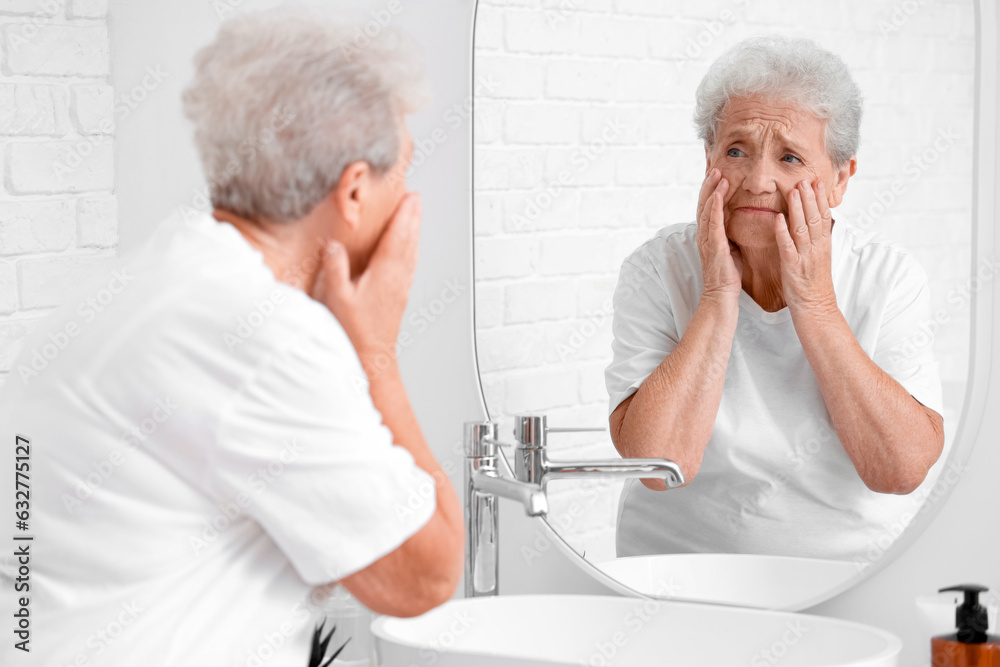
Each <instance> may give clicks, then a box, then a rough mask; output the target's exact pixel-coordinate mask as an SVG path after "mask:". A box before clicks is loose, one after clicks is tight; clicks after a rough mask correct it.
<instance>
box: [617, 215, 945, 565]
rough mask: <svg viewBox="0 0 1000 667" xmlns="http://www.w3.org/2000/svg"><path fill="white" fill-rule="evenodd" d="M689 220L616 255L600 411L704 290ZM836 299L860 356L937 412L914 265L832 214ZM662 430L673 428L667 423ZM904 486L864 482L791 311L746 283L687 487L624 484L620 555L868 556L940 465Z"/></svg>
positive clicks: (678, 328) (908, 516) (678, 326)
mask: <svg viewBox="0 0 1000 667" xmlns="http://www.w3.org/2000/svg"><path fill="white" fill-rule="evenodd" d="M696 231H697V225H696V224H695V223H687V224H677V225H671V226H668V227H665V228H664V229H661V230H660V231H659V232H658V233H657V234H656V235H655V236H654V237H653V238H652V239H650V240H649V241H647V242H646V243H645V244H643V245H642V246H640V247H639V248H638V249H637V250H635V251H634V252H633V253H632V254H631V255H630V256H629V257H628V258H626V260H625V262H624V263H623V265H622V269H621V274H620V277H619V282H618V285H617V287H616V290H615V295H614V300H613V303H614V321H613V324H612V331H613V334H614V342H613V353H614V359H613V361H612V363H611V364H610V365H609V366H608V368H607V370H606V373H605V379H606V383H607V388H608V393H609V395H610V402H609V414H610V413H611V412H613V411H614V409H615V408H616V407H618V405H619V404H620V403H621V402H622V401H623V400H624V399H625V398H627V397H628V396H630V395H632V394H633V393H634V392H635V391H636V390H637V389H638V388H639V386H640V385H642V383H643V382H644V381H645V379H646V378H647V377H648V376H649V375H650V374H651V373H652V372H653V371H654V370H655V369H656V367H657V366H659V364H660V363H661V362H662V361H663V359H664V358H665V357H666V356H667V355H668V354H669V353H670V352H671V351H672V350H673V349H674V347H676V346H677V344H678V342H679V341H680V339H681V336H682V335H683V334H684V331H685V330H686V329H687V327H688V324H689V323H690V321H691V318H692V316H693V315H694V312H695V309H696V308H697V306H698V302H699V300H700V298H701V292H702V286H703V283H702V271H701V258H700V256H699V254H698V247H697V244H696V238H695V234H696ZM831 251H832V256H831V257H832V265H831V271H832V277H833V283H834V290H835V292H836V295H837V305H838V306H839V308H840V310H841V312H842V313H843V314H844V317H845V319H846V320H847V323H848V324H849V325H850V327H851V330H852V331H853V332H854V335H855V336H856V338H857V340H858V342H859V343H860V345H861V347H862V348H863V349H864V350H865V352H866V353H867V354H868V356H869V357H871V358H872V360H873V361H874V362H875V363H876V364H877V365H878V366H879V367H880V368H882V369H883V370H884V371H886V372H887V373H888V374H889V375H890V376H892V377H893V378H894V379H895V380H896V381H897V382H899V383H900V384H901V385H902V386H903V387H904V388H906V390H907V391H908V392H910V394H912V395H913V396H914V397H915V398H916V399H917V400H918V401H920V402H921V403H923V404H924V405H926V406H927V407H929V408H931V409H933V410H935V411H937V412H938V413H940V412H941V383H940V378H939V376H938V363H937V362H936V361H935V360H934V356H933V352H932V349H931V344H930V337H929V336H928V335H927V334H926V332H925V330H924V329H922V328H921V325H926V323H928V322H930V321H931V317H930V301H929V296H928V288H927V279H926V276H925V274H924V271H923V269H922V268H921V267H920V266H919V265H918V264H917V262H916V261H915V260H914V259H913V258H912V257H911V256H910V255H909V254H907V253H906V252H905V251H904V250H902V249H901V248H899V247H898V246H895V245H893V244H892V243H890V242H888V241H886V240H884V239H881V238H878V237H875V236H866V235H862V234H860V233H859V232H857V231H856V230H854V229H850V228H847V227H845V226H844V223H843V222H837V223H836V224H834V227H833V232H832V249H831ZM663 437H664V438H669V437H670V434H669V433H664V434H663ZM944 458H945V455H942V456H941V459H940V460H939V462H938V464H936V465H935V466H934V468H933V469H932V471H931V473H930V474H929V475H928V476H927V479H926V480H925V481H924V483H923V484H922V485H921V487H920V488H919V489H918V490H916V491H914V492H913V493H912V494H909V495H908V496H898V495H889V494H880V493H875V492H873V491H871V490H869V489H868V488H867V487H866V486H865V484H864V482H863V481H862V480H861V478H860V477H859V476H858V473H857V471H856V469H855V467H854V464H853V463H852V462H851V460H850V458H849V457H848V456H847V453H846V452H845V451H844V449H843V446H842V445H841V444H840V441H839V439H838V438H837V434H836V431H835V430H834V427H833V422H832V420H831V418H830V414H829V412H828V411H827V409H826V405H825V403H824V402H823V396H822V394H821V393H820V389H819V384H818V382H817V380H816V376H815V374H814V373H813V370H812V368H811V366H810V365H809V361H808V360H807V359H806V356H805V353H804V352H803V350H802V345H801V343H800V341H799V339H798V336H797V335H796V333H795V328H794V327H793V325H792V319H791V314H790V313H789V310H788V308H783V309H781V310H779V311H777V312H773V313H770V312H767V311H765V310H764V309H763V308H761V307H760V305H758V304H757V303H756V302H755V301H754V300H753V299H752V298H751V297H750V295H749V294H747V293H746V292H740V295H739V319H738V324H737V329H736V333H735V336H734V339H733V346H732V352H731V356H730V359H729V364H728V366H727V368H726V378H725V384H724V388H723V394H722V401H721V404H720V406H719V412H718V415H717V417H716V420H715V427H714V429H713V431H712V435H711V438H710V439H709V441H708V445H707V446H706V448H705V454H704V457H703V460H702V465H701V469H700V471H699V472H698V474H697V476H696V477H695V479H694V480H693V481H692V482H691V483H690V484H689V485H687V486H685V487H681V488H678V489H672V490H668V491H652V490H650V489H648V488H646V487H645V486H643V485H642V484H641V483H640V482H639V481H638V480H630V481H629V483H628V484H626V486H625V488H624V490H623V492H622V496H621V500H620V502H619V510H618V540H617V546H618V555H619V556H635V555H646V554H659V553H753V554H776V555H788V556H804V557H815V558H827V559H834V560H851V561H856V562H859V563H864V562H871V561H872V560H873V559H877V557H878V554H879V553H881V551H884V548H885V547H886V546H887V543H888V542H891V541H892V540H893V539H894V538H895V537H897V536H898V534H899V532H901V529H902V527H904V526H905V525H906V524H907V523H908V522H909V521H910V520H912V517H913V516H914V515H915V513H916V511H917V510H918V509H919V506H920V502H921V500H922V499H923V498H925V497H926V494H927V492H928V491H929V489H930V487H931V486H932V485H933V483H934V480H935V479H936V477H937V475H938V474H939V472H940V468H941V463H942V462H943V460H944Z"/></svg>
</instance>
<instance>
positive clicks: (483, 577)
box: [465, 415, 684, 597]
mask: <svg viewBox="0 0 1000 667" xmlns="http://www.w3.org/2000/svg"><path fill="white" fill-rule="evenodd" d="M606 430H607V429H604V428H551V427H549V426H548V425H547V424H546V419H545V416H544V415H518V416H516V417H515V418H514V436H515V438H516V439H517V444H516V445H515V446H514V452H515V455H514V473H513V475H511V473H510V468H509V467H508V466H507V461H506V459H504V458H503V456H501V455H500V454H499V449H498V448H499V447H501V446H505V445H504V444H503V443H501V442H500V441H499V440H498V439H497V437H496V436H497V425H496V423H495V422H485V423H477V422H468V423H466V424H465V596H466V597H481V596H486V595H496V594H497V593H498V587H497V580H498V578H499V568H500V564H499V560H498V557H497V556H498V553H499V551H498V549H499V535H498V531H497V529H498V526H499V513H498V506H497V496H503V497H504V498H511V499H513V500H517V501H520V502H521V503H522V504H523V505H524V511H525V513H526V514H527V515H528V516H545V514H546V513H547V512H548V509H549V504H548V498H547V496H546V495H545V485H546V484H547V483H548V482H549V481H550V480H552V479H568V478H575V477H590V476H593V475H601V476H602V477H604V478H606V477H617V478H634V477H639V478H657V479H662V480H663V481H664V482H666V484H667V488H668V489H670V488H674V487H677V486H680V485H682V484H684V473H683V472H682V471H681V469H680V466H678V465H677V464H676V463H674V462H673V461H670V460H668V459H606V460H597V461H550V460H549V459H548V457H547V455H546V453H545V446H546V442H547V435H548V434H549V433H569V432H582V431H606ZM504 470H506V471H507V472H506V473H505V472H504Z"/></svg>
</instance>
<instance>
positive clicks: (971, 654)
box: [931, 584, 1000, 667]
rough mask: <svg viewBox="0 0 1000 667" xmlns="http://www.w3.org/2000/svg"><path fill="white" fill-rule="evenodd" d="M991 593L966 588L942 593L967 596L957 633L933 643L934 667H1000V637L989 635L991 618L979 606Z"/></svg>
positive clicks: (959, 613) (980, 588)
mask: <svg viewBox="0 0 1000 667" xmlns="http://www.w3.org/2000/svg"><path fill="white" fill-rule="evenodd" d="M987 590H989V589H988V588H986V587H985V586H977V585H975V584H964V585H962V586H952V587H950V588H942V589H941V590H940V591H938V592H939V593H945V592H948V591H957V592H961V593H964V594H965V601H964V602H962V604H960V605H959V606H958V608H957V609H956V610H955V627H956V631H955V632H953V633H952V634H950V635H942V636H940V637H934V638H933V639H931V667H1000V635H991V634H988V630H989V616H988V615H987V613H986V607H984V606H982V605H981V604H979V594H980V593H985V592H986V591H987Z"/></svg>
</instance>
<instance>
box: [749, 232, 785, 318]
mask: <svg viewBox="0 0 1000 667" xmlns="http://www.w3.org/2000/svg"><path fill="white" fill-rule="evenodd" d="M740 257H741V258H742V259H743V281H742V282H743V291H744V292H746V293H747V294H749V295H750V298H751V299H753V300H754V301H756V302H757V305H759V306H760V307H761V308H763V309H764V310H766V311H767V312H769V313H773V312H777V311H779V310H781V309H782V308H784V307H785V306H786V304H785V298H784V297H783V296H782V293H781V264H780V259H779V258H778V247H777V246H767V247H753V248H747V247H740Z"/></svg>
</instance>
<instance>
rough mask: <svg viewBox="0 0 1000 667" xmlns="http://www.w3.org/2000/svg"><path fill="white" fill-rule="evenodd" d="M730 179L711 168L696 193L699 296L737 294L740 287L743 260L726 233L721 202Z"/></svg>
mask: <svg viewBox="0 0 1000 667" xmlns="http://www.w3.org/2000/svg"><path fill="white" fill-rule="evenodd" d="M728 191H729V181H727V180H726V179H725V178H723V177H722V172H720V171H719V170H718V169H712V171H710V172H709V174H708V176H706V177H705V181H704V183H702V185H701V192H700V194H699V196H698V233H697V239H698V254H699V255H700V256H701V272H702V279H703V284H704V288H703V290H702V297H705V296H712V297H716V296H718V297H721V298H733V299H735V298H737V297H739V294H740V290H741V289H743V283H742V271H743V262H742V258H741V257H740V251H739V248H737V247H736V246H735V245H734V244H732V243H730V241H729V239H728V238H727V237H726V226H725V220H724V217H723V202H724V201H725V196H726V193H727V192H728Z"/></svg>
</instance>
